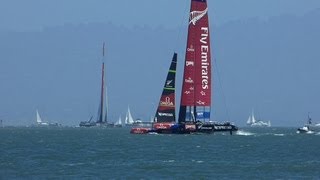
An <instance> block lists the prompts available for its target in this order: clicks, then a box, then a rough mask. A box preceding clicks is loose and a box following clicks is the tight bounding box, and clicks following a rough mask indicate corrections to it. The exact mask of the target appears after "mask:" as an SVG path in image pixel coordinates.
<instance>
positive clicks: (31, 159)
mask: <svg viewBox="0 0 320 180" xmlns="http://www.w3.org/2000/svg"><path fill="white" fill-rule="evenodd" d="M319 151H320V133H317V132H316V133H314V134H296V130H295V129H293V128H269V129H244V130H241V131H240V132H239V133H237V135H233V136H230V135H229V134H228V133H226V134H225V135H223V134H215V135H132V134H129V129H128V128H113V129H112V128H109V129H97V128H88V129H86V128H51V129H47V128H0V179H16V178H19V179H21V178H23V179H45V178H49V179H55V178H58V179H79V178H83V179H101V178H103V179H178V178H185V179H213V178H214V179H301V178H303V179H304V178H306V179H319V178H320V152H319Z"/></svg>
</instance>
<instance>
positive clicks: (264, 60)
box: [0, 9, 320, 126]
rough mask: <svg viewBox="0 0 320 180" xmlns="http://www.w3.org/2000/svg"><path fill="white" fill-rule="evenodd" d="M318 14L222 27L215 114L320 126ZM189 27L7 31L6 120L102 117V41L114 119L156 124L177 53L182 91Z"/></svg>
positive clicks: (217, 30)
mask: <svg viewBox="0 0 320 180" xmlns="http://www.w3.org/2000/svg"><path fill="white" fill-rule="evenodd" d="M319 18H320V9H317V10H314V11H311V12H309V13H307V14H305V15H303V16H293V15H281V16H276V17H273V18H270V19H265V20H261V19H258V18H253V19H246V20H236V21H230V22H227V23H224V24H221V25H216V24H215V23H214V22H215V21H214V20H215V18H214V17H211V42H212V45H213V48H212V50H213V56H214V58H215V63H214V83H213V85H214V92H213V94H214V99H213V101H214V102H213V105H214V106H213V117H214V119H216V120H219V121H224V120H230V121H233V122H235V123H236V124H238V125H244V123H245V121H246V119H247V117H248V115H249V113H250V112H251V110H252V108H255V111H256V114H257V116H258V118H259V117H260V118H262V119H264V120H271V121H272V123H273V125H278V126H297V125H301V124H303V123H304V122H305V119H306V116H307V113H308V112H311V116H312V117H313V118H314V120H315V121H319V122H320V114H319V113H318V107H319V102H320V95H319V93H318V92H319V91H320V78H319V77H320V71H319V67H320V61H319V59H320V53H319V50H318V49H319V48H318V47H319V42H320V36H319V32H320V25H319V23H317V21H318V19H319ZM186 31H187V25H183V26H182V27H180V28H176V29H168V28H164V27H158V28H154V27H148V26H142V27H140V26H136V27H134V28H128V27H124V26H119V25H115V24H112V23H84V24H65V25H64V26H57V27H47V28H44V29H43V30H42V31H31V32H13V31H2V32H0V39H1V41H0V52H1V53H0V82H1V88H0V119H3V120H4V121H5V123H6V124H12V125H29V124H31V123H34V121H35V120H34V119H35V110H36V109H39V112H40V113H41V115H42V116H43V118H44V119H47V120H48V121H51V122H59V123H62V124H68V125H76V124H78V123H79V121H83V120H87V119H88V118H89V117H90V116H91V115H96V114H97V107H98V101H99V91H100V81H101V79H100V78H101V77H100V73H101V72H100V71H101V62H102V55H101V54H102V52H101V51H102V43H103V41H105V42H106V48H107V50H106V51H107V53H106V58H105V62H106V64H107V65H106V68H107V83H108V95H109V105H110V108H109V110H110V119H112V120H114V121H116V120H117V119H118V117H119V115H120V114H121V113H122V116H124V114H125V112H126V109H127V106H128V105H129V106H130V108H131V110H132V114H133V116H134V117H135V118H142V119H148V120H149V119H150V116H153V115H154V113H155V110H156V105H157V103H158V100H159V96H160V93H161V90H162V89H161V88H162V86H163V83H164V79H165V76H166V73H167V70H168V67H169V64H170V61H171V58H172V54H173V52H174V51H176V52H178V81H177V82H178V84H177V103H178V105H179V97H180V91H181V78H182V73H183V72H182V70H183V69H182V66H183V61H184V53H185V52H184V51H185V46H186Z"/></svg>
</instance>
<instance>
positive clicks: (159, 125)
mask: <svg viewBox="0 0 320 180" xmlns="http://www.w3.org/2000/svg"><path fill="white" fill-rule="evenodd" d="M172 125H173V124H171V123H157V124H155V125H154V128H156V129H170V128H171V126H172Z"/></svg>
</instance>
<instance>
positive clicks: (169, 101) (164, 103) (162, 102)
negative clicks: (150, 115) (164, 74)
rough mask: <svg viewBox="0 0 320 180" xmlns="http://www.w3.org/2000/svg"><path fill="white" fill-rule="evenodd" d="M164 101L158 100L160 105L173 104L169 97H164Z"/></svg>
mask: <svg viewBox="0 0 320 180" xmlns="http://www.w3.org/2000/svg"><path fill="white" fill-rule="evenodd" d="M165 100H166V101H160V105H161V106H173V102H172V101H171V99H170V97H166V99H165Z"/></svg>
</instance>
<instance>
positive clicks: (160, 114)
mask: <svg viewBox="0 0 320 180" xmlns="http://www.w3.org/2000/svg"><path fill="white" fill-rule="evenodd" d="M158 115H159V116H166V117H173V114H172V113H161V112H158Z"/></svg>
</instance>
